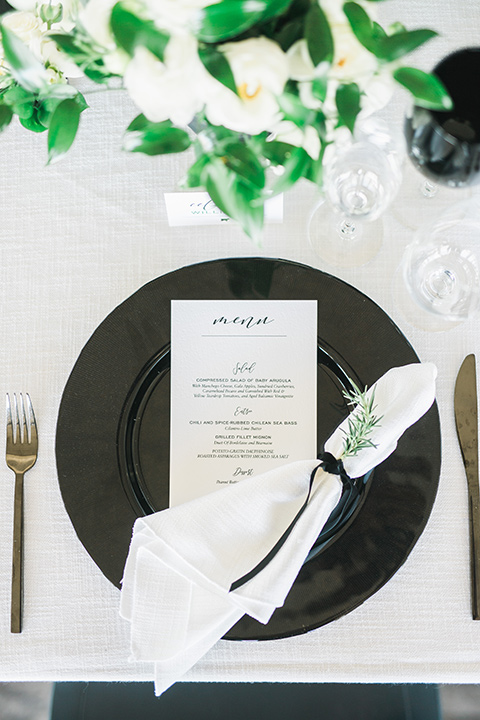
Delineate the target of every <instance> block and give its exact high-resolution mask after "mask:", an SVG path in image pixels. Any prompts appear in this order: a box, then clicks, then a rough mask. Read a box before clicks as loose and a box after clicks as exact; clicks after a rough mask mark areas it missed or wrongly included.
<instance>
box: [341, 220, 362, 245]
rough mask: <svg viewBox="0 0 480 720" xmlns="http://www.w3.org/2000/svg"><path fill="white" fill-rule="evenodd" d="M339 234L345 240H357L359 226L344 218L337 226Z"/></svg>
mask: <svg viewBox="0 0 480 720" xmlns="http://www.w3.org/2000/svg"><path fill="white" fill-rule="evenodd" d="M337 232H338V234H339V235H340V237H341V238H343V239H344V240H356V239H357V237H358V226H357V225H356V224H355V222H354V221H353V220H351V219H350V218H343V219H342V220H340V222H339V223H338V225H337Z"/></svg>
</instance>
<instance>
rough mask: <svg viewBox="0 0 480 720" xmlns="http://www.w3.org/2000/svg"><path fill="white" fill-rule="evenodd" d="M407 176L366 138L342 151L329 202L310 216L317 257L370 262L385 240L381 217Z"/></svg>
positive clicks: (343, 263) (328, 178)
mask: <svg viewBox="0 0 480 720" xmlns="http://www.w3.org/2000/svg"><path fill="white" fill-rule="evenodd" d="M400 181H401V173H400V168H399V165H397V164H396V163H395V162H394V161H393V160H392V157H391V156H390V154H389V153H388V152H386V151H385V149H384V148H382V147H381V146H379V145H377V144H376V143H375V142H374V140H373V139H372V138H369V137H368V136H363V138H362V139H360V140H358V141H356V142H353V143H352V144H350V145H349V146H347V147H345V148H343V149H339V150H338V151H337V152H336V153H335V155H334V157H333V160H332V161H331V162H330V163H329V164H328V165H327V167H326V169H325V178H324V192H325V198H322V199H321V200H320V202H319V203H318V204H317V205H316V206H315V207H314V208H313V210H312V212H311V214H310V217H309V218H308V227H307V231H308V238H309V242H310V245H311V246H312V248H313V250H314V251H315V253H316V254H317V255H318V256H319V257H320V258H321V259H322V260H324V261H325V262H327V263H329V264H330V265H335V266H339V267H354V266H358V265H363V264H365V263H367V262H369V261H370V260H371V259H372V258H373V257H374V256H375V255H376V254H377V253H378V251H379V249H380V247H381V244H382V239H383V224H382V221H381V219H380V215H381V214H382V213H383V212H384V210H385V209H386V208H387V207H388V205H389V204H390V202H391V201H392V199H393V197H394V196H395V193H396V191H397V190H398V187H399V185H400Z"/></svg>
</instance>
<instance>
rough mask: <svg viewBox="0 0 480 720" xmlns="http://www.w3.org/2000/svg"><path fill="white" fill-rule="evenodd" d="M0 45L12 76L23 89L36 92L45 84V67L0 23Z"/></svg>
mask: <svg viewBox="0 0 480 720" xmlns="http://www.w3.org/2000/svg"><path fill="white" fill-rule="evenodd" d="M0 27H1V32H2V45H3V52H4V54H5V59H6V60H7V62H8V64H9V66H10V70H11V73H12V76H13V77H14V78H15V80H16V81H17V82H18V83H19V84H20V85H21V86H22V87H23V88H25V90H30V91H32V92H36V91H38V90H40V89H41V88H43V87H44V86H45V85H46V84H47V79H46V78H47V75H46V70H45V67H44V66H43V65H42V63H41V62H40V61H39V60H37V58H36V57H35V56H34V55H33V53H32V52H31V51H30V50H29V49H28V47H27V46H26V45H25V43H23V42H22V41H21V40H20V38H18V37H17V36H16V35H15V33H13V32H12V31H11V30H9V29H8V28H7V27H5V26H4V25H0Z"/></svg>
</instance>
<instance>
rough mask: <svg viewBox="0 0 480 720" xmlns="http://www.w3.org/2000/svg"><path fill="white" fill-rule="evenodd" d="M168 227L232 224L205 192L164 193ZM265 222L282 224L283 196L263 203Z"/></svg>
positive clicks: (277, 196) (276, 196)
mask: <svg viewBox="0 0 480 720" xmlns="http://www.w3.org/2000/svg"><path fill="white" fill-rule="evenodd" d="M164 197H165V206H166V208H167V220H168V224H169V225H170V227H178V226H182V225H219V224H228V223H231V222H234V221H233V220H232V219H231V218H230V217H228V215H225V213H224V212H223V211H222V210H220V209H219V208H218V207H217V206H216V205H215V203H214V202H213V200H212V199H211V197H210V195H209V194H208V193H206V192H174V193H164ZM265 222H272V223H281V222H283V195H282V194H280V195H275V197H273V198H271V199H270V200H267V202H266V203H265Z"/></svg>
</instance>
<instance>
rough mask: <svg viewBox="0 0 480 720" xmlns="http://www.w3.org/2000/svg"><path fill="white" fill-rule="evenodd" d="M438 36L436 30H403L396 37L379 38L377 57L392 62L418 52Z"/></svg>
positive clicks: (376, 49) (376, 47)
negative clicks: (414, 51) (422, 46)
mask: <svg viewBox="0 0 480 720" xmlns="http://www.w3.org/2000/svg"><path fill="white" fill-rule="evenodd" d="M437 35H438V33H436V32H435V31H434V30H428V29H420V30H403V31H401V32H398V33H395V34H394V35H385V36H384V37H379V38H377V41H376V46H375V55H376V56H377V57H378V58H379V59H381V60H385V61H386V62H392V61H393V60H397V59H398V58H400V57H403V56H404V55H407V53H409V52H412V51H413V50H416V49H417V48H418V47H420V45H423V44H424V43H426V42H427V41H428V40H431V39H432V38H434V37H436V36H437Z"/></svg>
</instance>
